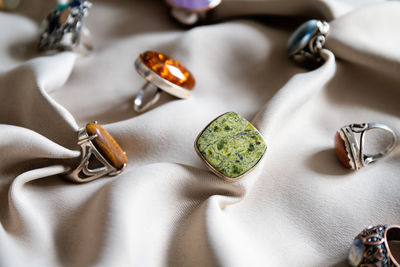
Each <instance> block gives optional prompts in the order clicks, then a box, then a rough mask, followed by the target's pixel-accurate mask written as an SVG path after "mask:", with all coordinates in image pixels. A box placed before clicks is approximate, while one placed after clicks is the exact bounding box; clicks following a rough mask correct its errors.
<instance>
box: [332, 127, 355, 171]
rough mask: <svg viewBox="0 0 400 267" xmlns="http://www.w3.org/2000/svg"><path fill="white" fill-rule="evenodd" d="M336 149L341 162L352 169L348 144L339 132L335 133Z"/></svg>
mask: <svg viewBox="0 0 400 267" xmlns="http://www.w3.org/2000/svg"><path fill="white" fill-rule="evenodd" d="M335 151H336V155H337V157H338V159H339V160H340V162H341V163H342V164H343V165H344V166H345V167H346V168H348V169H352V167H351V165H350V159H349V156H348V153H347V150H346V144H345V142H344V140H343V138H342V137H341V136H340V133H339V132H336V134H335Z"/></svg>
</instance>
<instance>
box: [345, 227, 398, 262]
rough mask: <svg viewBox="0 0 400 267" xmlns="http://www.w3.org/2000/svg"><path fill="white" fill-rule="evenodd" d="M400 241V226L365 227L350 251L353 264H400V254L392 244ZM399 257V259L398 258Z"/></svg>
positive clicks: (349, 258) (350, 260)
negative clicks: (395, 253)
mask: <svg viewBox="0 0 400 267" xmlns="http://www.w3.org/2000/svg"><path fill="white" fill-rule="evenodd" d="M399 241H400V226H395V225H393V226H388V225H377V226H369V227H368V228H367V229H364V230H363V231H362V232H361V233H360V234H359V235H358V236H356V238H354V241H353V244H352V246H351V248H350V252H349V257H348V260H349V263H350V265H351V266H360V267H369V266H371V267H372V266H379V267H393V266H396V267H398V266H400V265H399V263H398V260H399V258H398V256H399V255H398V254H397V255H396V256H397V257H395V255H394V252H395V250H393V251H391V249H390V248H391V246H393V247H394V246H395V245H394V244H395V243H397V245H398V242H399ZM396 258H397V259H396Z"/></svg>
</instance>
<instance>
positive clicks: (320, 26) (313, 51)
mask: <svg viewBox="0 0 400 267" xmlns="http://www.w3.org/2000/svg"><path fill="white" fill-rule="evenodd" d="M328 33H329V24H328V23H327V22H326V21H322V20H315V19H313V20H309V21H307V22H305V23H303V24H302V25H300V27H298V28H297V29H296V31H295V32H294V33H293V34H292V35H291V36H290V38H289V40H288V42H287V47H286V49H287V53H288V55H289V57H291V58H293V59H294V60H295V61H297V62H303V61H308V60H311V61H317V62H319V61H321V59H322V57H321V53H320V52H321V49H322V48H323V46H324V44H325V41H326V37H327V36H328Z"/></svg>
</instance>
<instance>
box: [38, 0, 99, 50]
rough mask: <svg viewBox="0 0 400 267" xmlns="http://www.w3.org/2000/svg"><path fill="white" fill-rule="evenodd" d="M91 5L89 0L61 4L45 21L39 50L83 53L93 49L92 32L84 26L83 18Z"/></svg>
mask: <svg viewBox="0 0 400 267" xmlns="http://www.w3.org/2000/svg"><path fill="white" fill-rule="evenodd" d="M91 6H92V4H91V3H90V2H89V1H78V0H71V1H69V2H68V3H64V4H59V5H58V6H57V7H56V8H55V9H54V10H53V11H51V12H50V14H49V15H48V16H47V17H46V19H45V20H44V21H43V24H42V35H41V36H40V40H39V44H38V50H39V51H47V52H49V51H74V52H79V53H82V54H87V53H88V52H89V51H90V50H92V43H91V41H90V32H89V30H88V29H87V28H85V27H84V26H83V18H84V17H85V16H86V15H87V13H88V9H89V8H90V7H91Z"/></svg>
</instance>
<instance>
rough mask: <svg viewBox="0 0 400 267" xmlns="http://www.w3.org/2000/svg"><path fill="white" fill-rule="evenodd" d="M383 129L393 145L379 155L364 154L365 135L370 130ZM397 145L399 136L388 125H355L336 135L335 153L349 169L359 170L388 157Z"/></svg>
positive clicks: (348, 126)
mask: <svg viewBox="0 0 400 267" xmlns="http://www.w3.org/2000/svg"><path fill="white" fill-rule="evenodd" d="M372 129H381V130H384V131H386V132H387V133H389V134H390V135H391V139H392V140H391V143H390V144H389V145H388V146H387V147H386V148H385V149H384V150H383V151H381V152H379V153H377V154H367V153H364V145H365V135H366V133H367V132H368V131H369V130H372ZM396 145H397V135H396V134H395V132H394V131H393V130H392V129H391V128H390V127H389V126H387V125H385V124H382V123H377V122H372V123H353V124H350V125H347V126H344V127H342V128H340V129H339V130H338V131H337V132H336V134H335V151H336V154H337V156H338V159H339V160H340V162H341V163H342V164H343V165H344V166H345V167H346V168H348V169H352V170H359V169H361V168H362V167H365V166H367V165H368V164H370V163H372V162H375V161H377V160H379V159H381V158H383V157H385V156H387V155H388V154H389V153H390V152H392V151H393V149H394V148H395V147H396Z"/></svg>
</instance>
